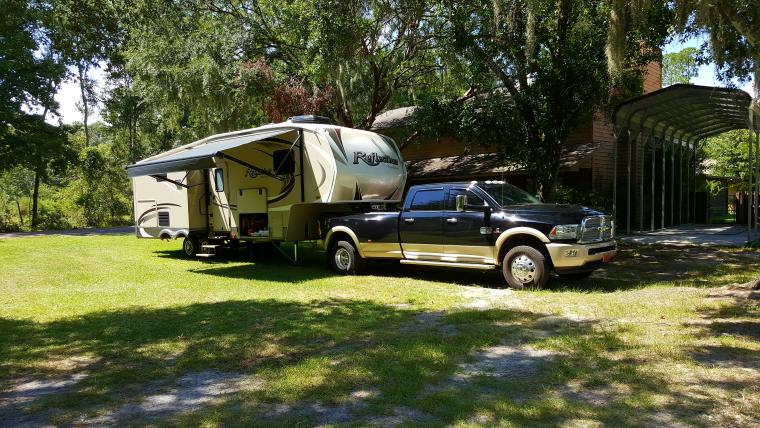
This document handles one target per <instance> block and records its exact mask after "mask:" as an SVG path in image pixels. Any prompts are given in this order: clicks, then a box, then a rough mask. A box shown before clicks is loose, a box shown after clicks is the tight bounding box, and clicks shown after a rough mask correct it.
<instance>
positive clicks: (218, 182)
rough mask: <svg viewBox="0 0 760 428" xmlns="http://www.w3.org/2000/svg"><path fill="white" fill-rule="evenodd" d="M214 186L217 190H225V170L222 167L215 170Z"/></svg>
mask: <svg viewBox="0 0 760 428" xmlns="http://www.w3.org/2000/svg"><path fill="white" fill-rule="evenodd" d="M214 186H215V187H216V191H217V192H224V170H223V169H221V168H217V169H216V170H215V171H214Z"/></svg>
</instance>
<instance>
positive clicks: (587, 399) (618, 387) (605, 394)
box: [558, 382, 631, 406]
mask: <svg viewBox="0 0 760 428" xmlns="http://www.w3.org/2000/svg"><path fill="white" fill-rule="evenodd" d="M558 392H559V394H560V395H561V396H562V397H563V398H565V399H566V400H568V401H575V402H578V403H583V404H589V405H594V406H606V405H609V404H612V403H614V402H615V401H620V400H623V399H625V398H626V397H628V396H630V395H631V387H630V386H628V385H625V384H622V383H612V384H609V385H603V386H596V387H585V386H583V385H582V384H581V383H580V382H571V383H569V384H568V385H566V386H565V387H564V388H561V389H560V390H559V391H558Z"/></svg>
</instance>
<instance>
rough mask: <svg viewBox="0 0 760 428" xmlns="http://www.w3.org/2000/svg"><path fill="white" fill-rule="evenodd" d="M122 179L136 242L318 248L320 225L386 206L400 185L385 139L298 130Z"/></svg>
mask: <svg viewBox="0 0 760 428" xmlns="http://www.w3.org/2000/svg"><path fill="white" fill-rule="evenodd" d="M127 172H128V175H129V176H130V177H131V178H132V180H133V183H132V184H133V197H134V214H135V230H136V235H137V236H138V237H140V238H162V239H171V238H174V239H176V238H188V239H190V240H195V241H200V242H201V243H202V242H203V241H204V240H216V241H224V242H231V241H235V240H241V241H253V242H276V241H295V242H298V241H304V240H313V239H319V237H320V233H319V218H320V216H321V215H324V214H325V213H346V212H352V211H354V210H356V207H357V203H359V204H360V205H362V206H369V205H376V206H377V205H378V204H391V205H392V204H394V203H397V201H398V200H400V198H401V195H402V192H403V190H404V185H405V182H406V168H405V166H404V162H403V159H402V158H401V154H400V152H399V150H398V148H397V146H396V144H395V143H394V142H393V140H391V139H390V138H388V137H385V136H381V135H379V134H375V133H373V132H369V131H362V130H357V129H351V128H345V127H339V126H334V125H329V124H324V123H298V122H285V123H281V124H275V125H267V126H263V127H259V128H254V129H249V130H244V131H237V132H231V133H227V134H220V135H214V136H211V137H208V138H205V139H203V140H200V141H196V142H194V143H191V144H188V145H185V146H182V147H178V148H175V149H172V150H169V151H167V152H164V153H161V154H159V155H156V156H153V157H150V158H147V159H145V160H142V161H140V162H138V163H136V164H134V165H130V166H128V167H127ZM186 241H187V239H186ZM191 244H193V243H192V242H191ZM195 244H196V245H195V247H194V248H193V249H192V250H193V251H195V252H201V251H200V249H201V248H200V247H201V246H202V245H197V242H196V243H195ZM185 250H186V252H188V251H187V250H188V249H187V248H186V249H185Z"/></svg>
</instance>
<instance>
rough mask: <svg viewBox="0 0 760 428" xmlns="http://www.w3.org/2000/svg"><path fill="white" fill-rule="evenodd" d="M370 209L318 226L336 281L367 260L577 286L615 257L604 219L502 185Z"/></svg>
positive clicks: (424, 188)
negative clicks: (560, 280)
mask: <svg viewBox="0 0 760 428" xmlns="http://www.w3.org/2000/svg"><path fill="white" fill-rule="evenodd" d="M372 206H373V210H370V211H368V212H353V213H350V214H345V215H332V216H325V217H323V218H321V219H320V236H321V245H323V246H324V248H325V249H326V250H327V255H328V263H329V264H330V265H331V266H332V268H333V269H334V270H336V271H337V272H339V273H341V274H356V273H358V272H359V271H360V270H361V267H362V264H363V262H364V261H365V260H367V259H391V260H399V261H400V262H401V263H403V264H417V265H428V266H441V267H457V268H471V269H497V268H500V269H501V270H502V273H503V275H504V279H505V280H506V282H507V284H508V285H509V286H510V287H513V288H523V287H526V286H530V287H541V286H543V285H545V284H546V282H547V281H548V280H549V276H550V274H551V272H554V273H556V274H558V275H559V276H560V277H564V278H573V279H579V278H585V277H587V276H589V275H590V274H591V272H593V271H594V270H595V269H597V268H598V267H600V266H601V265H602V264H604V263H606V262H609V261H610V260H612V258H613V257H614V256H615V252H616V244H615V240H614V236H615V225H614V222H613V218H612V217H611V216H610V215H607V214H605V213H603V212H599V211H596V210H593V209H590V208H586V207H583V206H579V205H560V204H545V203H540V202H539V201H538V199H536V198H535V197H534V196H532V195H530V194H529V193H527V192H525V191H523V190H520V189H519V188H517V187H515V186H512V185H510V184H508V183H506V182H503V181H485V182H476V181H473V182H457V183H435V184H424V185H416V186H412V187H411V188H410V189H409V191H408V192H407V194H406V197H405V199H404V201H403V202H401V203H397V204H395V205H394V204H390V203H389V204H383V203H378V204H374V205H372ZM389 207H390V209H389Z"/></svg>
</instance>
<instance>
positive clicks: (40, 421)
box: [0, 372, 87, 427]
mask: <svg viewBox="0 0 760 428" xmlns="http://www.w3.org/2000/svg"><path fill="white" fill-rule="evenodd" d="M86 378H87V373H85V372H82V373H73V374H71V375H68V376H65V377H56V378H49V379H29V378H26V379H20V380H17V381H16V382H14V383H13V384H12V386H11V387H10V388H9V389H8V391H7V392H4V393H2V394H0V427H27V426H28V427H40V426H48V424H47V421H48V420H49V418H50V416H52V413H53V410H52V409H48V410H45V411H42V412H36V413H29V409H30V408H31V407H32V406H33V405H34V404H35V403H36V402H37V401H38V400H40V399H42V398H44V397H47V396H51V395H55V394H63V393H66V392H68V391H70V390H71V388H72V387H73V386H74V385H76V384H77V383H79V382H81V381H82V380H84V379H86Z"/></svg>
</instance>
